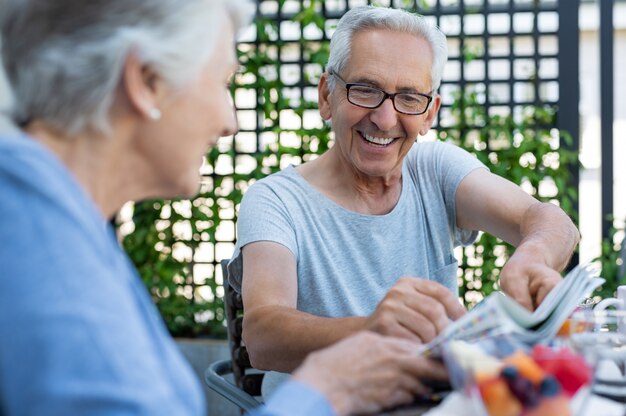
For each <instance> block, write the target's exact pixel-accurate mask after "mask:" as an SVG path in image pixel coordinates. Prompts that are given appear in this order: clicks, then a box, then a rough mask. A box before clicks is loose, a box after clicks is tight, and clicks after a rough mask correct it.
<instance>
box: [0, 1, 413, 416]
mask: <svg viewBox="0 0 626 416" xmlns="http://www.w3.org/2000/svg"><path fill="white" fill-rule="evenodd" d="M248 6H249V4H248V3H246V2H245V1H243V0H237V1H235V0H188V1H183V2H181V1H175V0H106V1H105V0H92V1H88V2H86V1H82V0H56V1H49V0H0V29H1V35H2V58H3V64H4V67H5V69H6V72H7V75H8V79H9V82H10V85H11V88H12V92H13V107H12V109H11V117H12V118H13V120H14V121H15V122H16V123H17V124H18V125H19V126H20V128H21V130H19V131H18V133H16V134H14V133H11V134H9V133H6V134H3V135H2V136H0V195H2V197H3V198H2V203H1V204H0V240H2V241H4V242H5V244H4V247H3V249H2V250H1V251H0V265H1V272H0V282H2V290H0V339H1V340H2V341H1V344H0V413H2V414H3V415H13V414H20V415H29V414H59V415H81V414H115V415H120V414H149V415H158V414H163V415H201V414H203V413H205V403H204V399H203V395H202V390H201V387H200V384H199V382H198V380H197V379H196V378H195V376H194V375H193V373H192V371H191V368H190V367H189V365H188V364H187V363H186V362H185V360H184V359H183V357H182V355H181V354H180V352H179V351H178V350H177V348H176V346H175V344H174V343H173V341H172V339H171V338H170V337H169V335H168V333H167V330H166V328H165V326H164V324H163V322H162V320H161V319H160V317H159V316H158V313H157V310H156V309H155V307H154V305H153V304H152V303H151V300H150V297H149V295H148V293H147V291H146V290H145V288H144V287H143V286H142V283H141V281H140V279H139V277H138V275H137V273H136V271H135V270H134V268H133V267H132V265H131V263H130V262H129V261H128V258H127V257H126V256H125V254H124V253H123V252H122V250H121V249H120V247H119V245H118V243H117V241H116V237H115V233H114V232H113V230H112V228H111V226H110V225H109V223H108V221H107V219H108V218H110V217H111V216H112V215H113V214H114V213H115V212H116V211H118V210H119V209H120V208H121V206H122V205H123V204H124V203H125V202H126V201H129V200H140V199H145V198H150V197H164V198H170V197H175V196H190V195H193V194H194V193H195V192H196V190H197V188H198V183H199V173H198V168H199V165H200V161H201V158H202V156H203V155H204V154H205V153H206V152H207V150H208V149H209V148H210V147H211V146H213V145H215V143H216V141H217V139H218V138H219V137H220V136H224V135H229V134H233V133H234V132H235V131H236V128H237V124H236V120H235V116H234V110H233V107H232V103H231V100H230V97H229V91H228V82H229V78H230V77H231V75H232V73H233V71H234V70H235V69H236V67H237V61H236V56H235V52H234V39H235V37H234V36H235V33H236V31H237V30H238V29H240V28H241V27H242V25H243V24H244V23H245V21H246V20H247V19H248V18H249V13H248V12H247V11H246V9H247V8H248ZM415 348H416V346H415V345H414V344H412V343H410V342H407V341H401V340H397V339H392V338H384V337H382V336H380V335H374V334H367V333H362V334H360V335H357V336H356V337H352V338H350V339H348V340H346V341H344V342H342V343H341V344H340V345H337V346H335V347H333V348H331V349H328V350H325V351H322V352H318V353H315V354H312V356H311V357H309V359H308V361H307V362H306V363H305V364H304V366H303V367H302V368H301V369H300V370H299V371H297V372H296V373H295V374H294V378H295V380H294V381H292V382H291V383H288V384H287V385H286V386H285V387H284V389H285V390H283V391H282V393H279V394H278V395H277V396H275V397H274V398H273V399H272V400H270V401H269V402H268V403H267V406H266V407H265V408H263V409H260V410H259V411H258V412H259V414H273V415H288V414H289V415H293V414H302V415H307V414H309V415H332V414H348V413H353V412H363V411H377V410H379V409H380V408H382V407H384V406H389V405H394V404H398V403H404V402H407V401H410V400H411V398H412V395H413V393H415V392H416V391H418V389H419V383H417V382H416V381H415V380H416V377H415V374H417V373H419V372H420V371H421V366H422V365H423V364H422V362H421V361H419V360H417V358H416V356H415ZM351 357H352V358H351Z"/></svg>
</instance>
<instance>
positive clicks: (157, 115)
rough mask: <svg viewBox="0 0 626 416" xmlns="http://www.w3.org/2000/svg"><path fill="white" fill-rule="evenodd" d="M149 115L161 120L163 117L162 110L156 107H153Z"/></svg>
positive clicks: (152, 118) (151, 118) (151, 117)
mask: <svg viewBox="0 0 626 416" xmlns="http://www.w3.org/2000/svg"><path fill="white" fill-rule="evenodd" d="M148 117H150V120H154V121H156V120H159V119H160V118H161V110H159V109H158V108H156V107H153V108H151V109H150V111H149V112H148Z"/></svg>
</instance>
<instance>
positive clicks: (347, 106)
mask: <svg viewBox="0 0 626 416" xmlns="http://www.w3.org/2000/svg"><path fill="white" fill-rule="evenodd" d="M432 61H433V57H432V50H431V47H430V44H429V43H428V42H427V41H426V40H424V39H422V38H420V37H416V36H414V35H410V34H406V33H399V32H393V31H389V30H378V29H377V30H367V31H362V32H358V33H356V34H355V35H354V36H353V38H352V49H351V56H350V60H349V62H348V65H347V66H346V68H345V69H344V71H343V72H342V73H341V74H338V75H339V76H341V77H342V78H343V79H344V80H345V81H346V82H348V83H361V84H368V85H371V86H374V87H377V88H380V89H382V90H384V91H386V92H388V93H395V92H419V93H423V94H430V93H431V91H432V82H431V68H432ZM335 85H336V86H335V89H334V91H332V92H330V91H328V83H327V79H322V81H321V82H320V88H319V90H320V91H319V93H320V94H319V97H320V113H321V115H322V117H323V118H324V119H326V120H329V119H330V120H332V126H333V130H334V132H335V146H338V147H339V149H338V150H339V152H340V155H341V157H342V158H343V159H344V160H345V161H346V163H348V164H350V165H351V167H352V168H353V169H355V170H356V171H357V173H358V174H360V175H366V176H371V177H389V176H390V175H397V174H399V173H400V172H401V169H402V160H403V159H404V157H405V156H406V154H407V153H408V152H409V150H410V149H411V146H412V145H413V143H414V142H415V139H416V138H417V136H418V134H421V135H423V134H426V132H427V131H428V129H430V127H431V125H432V122H433V120H434V117H435V114H436V112H437V110H438V109H439V105H440V99H439V97H435V98H434V99H433V102H432V103H431V105H430V108H429V110H428V111H427V112H426V113H424V114H421V115H406V114H401V113H398V112H397V111H396V110H395V109H394V107H393V103H392V102H391V100H390V99H386V100H385V101H383V103H382V104H381V105H380V106H379V107H378V108H375V109H366V108H361V107H358V106H355V105H353V104H351V103H349V102H348V100H347V96H346V89H345V88H344V86H343V85H342V84H341V83H339V82H337V83H336V84H335ZM381 139H393V140H391V142H389V140H381ZM387 142H389V143H387ZM381 143H386V144H381Z"/></svg>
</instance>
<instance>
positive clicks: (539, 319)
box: [419, 264, 604, 356]
mask: <svg viewBox="0 0 626 416" xmlns="http://www.w3.org/2000/svg"><path fill="white" fill-rule="evenodd" d="M597 276H598V268H597V267H594V266H593V265H589V264H586V265H579V266H577V267H576V268H574V269H573V270H572V271H571V272H569V273H568V274H567V275H566V276H565V277H564V278H563V280H562V281H561V282H560V283H559V284H558V285H557V286H556V287H555V288H554V289H552V290H551V291H550V293H548V295H546V297H545V298H544V300H543V302H541V305H539V307H538V308H537V309H536V310H535V311H534V312H531V311H529V310H528V309H526V308H524V307H523V306H521V305H520V304H519V303H517V302H516V301H515V300H513V299H512V298H510V297H508V296H506V295H505V294H504V293H502V292H496V293H492V294H491V295H489V296H488V297H486V298H485V299H484V300H483V301H482V302H480V303H479V304H478V305H476V306H475V307H474V308H473V309H472V310H471V311H469V312H468V313H467V314H465V315H464V316H462V317H461V318H459V319H458V320H456V321H454V322H451V323H450V325H448V326H447V327H446V329H445V330H444V331H443V332H442V333H441V334H439V336H437V337H436V338H435V339H434V340H432V341H431V342H430V343H428V344H425V345H424V346H423V347H422V349H421V350H420V351H419V352H420V353H421V354H424V355H433V356H441V347H442V346H443V345H444V344H445V343H446V342H448V341H450V340H453V339H454V340H476V339H479V338H484V337H492V336H498V335H503V334H507V335H510V336H511V337H513V338H514V339H516V340H518V341H520V342H523V343H525V344H529V345H532V344H535V343H537V342H539V341H541V340H548V339H552V338H553V337H554V336H555V335H556V334H557V332H558V331H559V329H560V328H561V326H562V325H563V323H564V322H565V320H566V319H567V318H568V317H569V316H570V315H571V314H572V312H573V311H574V310H575V309H576V307H577V306H578V305H579V304H580V303H581V302H582V301H583V300H584V299H585V298H586V297H587V296H588V295H589V294H590V293H591V292H592V291H593V290H594V289H596V288H597V287H598V286H600V285H602V284H603V283H604V279H602V278H599V277H597Z"/></svg>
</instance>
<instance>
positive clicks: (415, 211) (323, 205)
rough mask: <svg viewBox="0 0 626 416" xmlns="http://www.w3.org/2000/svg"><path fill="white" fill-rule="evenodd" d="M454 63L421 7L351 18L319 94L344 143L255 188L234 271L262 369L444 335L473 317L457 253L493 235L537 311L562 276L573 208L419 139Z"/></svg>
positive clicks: (515, 289) (247, 201)
mask: <svg viewBox="0 0 626 416" xmlns="http://www.w3.org/2000/svg"><path fill="white" fill-rule="evenodd" d="M446 60H447V48H446V39H445V36H444V35H443V34H442V33H441V32H440V31H439V30H438V29H437V28H436V27H434V26H433V25H431V24H429V22H428V21H427V20H426V19H425V18H423V17H421V16H416V15H413V14H410V13H408V12H405V11H402V10H394V9H386V8H373V7H360V8H355V9H353V10H351V11H349V12H348V13H347V14H346V15H345V16H344V17H343V18H342V19H341V20H340V22H339V24H338V26H337V30H336V32H335V34H334V35H333V38H332V40H331V47H330V57H329V61H328V65H327V68H326V72H325V73H324V74H323V75H322V77H321V79H320V83H319V88H318V90H319V108H320V114H321V116H322V117H323V118H324V119H325V120H327V121H330V122H331V123H332V128H333V131H334V134H335V144H334V146H333V147H332V148H331V149H330V150H328V151H327V152H326V153H324V154H323V155H322V156H320V157H319V158H317V159H315V160H313V161H310V162H308V163H305V164H303V165H301V166H298V167H288V168H286V169H285V170H283V171H282V172H279V173H277V174H275V175H272V176H270V177H268V178H266V179H264V180H261V181H259V182H258V183H256V184H255V185H253V186H252V187H251V188H250V189H249V190H248V192H247V193H246V195H245V198H244V201H243V203H242V206H241V210H240V213H239V222H238V233H239V234H238V245H237V247H236V252H235V254H234V256H233V259H232V260H231V263H230V265H229V270H230V278H231V282H232V283H233V285H234V286H235V287H237V288H239V289H240V290H242V293H243V299H244V304H245V308H246V314H245V318H244V340H245V342H246V344H247V346H248V351H249V352H250V357H251V360H252V363H253V365H254V366H256V367H259V368H262V369H272V370H278V371H284V372H289V371H291V370H292V369H294V368H295V367H296V366H297V365H298V364H299V363H300V362H301V361H302V360H303V358H304V357H305V356H306V355H307V354H308V353H310V352H311V351H315V350H317V349H319V348H323V347H325V346H327V345H330V344H332V343H333V342H335V341H337V340H339V339H342V338H344V337H346V336H348V335H350V334H352V333H354V332H356V331H358V330H362V329H369V330H372V331H375V332H378V333H381V334H388V335H395V336H399V337H404V338H407V339H410V340H414V341H418V342H423V343H426V342H428V341H430V340H432V339H433V338H434V337H435V336H437V334H439V333H440V332H441V331H442V330H443V329H444V327H445V326H446V325H447V323H448V322H449V320H450V319H452V320H454V319H456V318H458V317H459V316H461V315H462V314H463V313H464V312H465V311H464V308H463V307H462V305H461V304H460V303H459V301H458V298H457V294H458V288H457V279H456V273H457V263H456V261H455V258H454V255H453V249H454V247H455V246H457V245H459V244H470V243H472V242H473V241H474V239H475V237H476V234H477V231H478V230H482V231H485V232H488V233H490V234H493V235H495V236H497V237H499V238H501V239H503V240H505V241H507V242H509V243H511V244H512V245H514V246H515V247H516V251H515V254H514V255H513V256H512V257H511V258H510V260H509V262H508V263H507V264H506V266H505V267H504V269H503V270H502V274H501V277H500V283H501V286H502V288H503V289H504V291H505V292H507V293H508V294H509V295H510V296H512V297H513V298H515V299H516V300H517V301H519V302H520V303H521V304H522V305H524V306H525V307H527V308H529V309H532V308H534V307H536V306H537V305H538V304H539V303H540V302H541V301H542V299H543V298H544V297H545V295H546V294H547V293H548V292H549V291H550V290H551V289H552V288H553V287H554V286H555V285H556V284H557V283H558V282H559V280H560V278H561V277H560V274H559V271H560V270H562V269H563V268H564V267H565V265H566V264H567V262H568V260H569V258H570V256H571V254H572V252H573V250H574V247H575V245H576V244H577V242H578V231H577V230H576V228H575V226H574V225H573V224H572V222H571V220H570V219H569V218H568V217H567V215H566V214H565V213H564V212H563V211H562V210H561V209H559V208H558V207H556V206H553V205H550V204H542V203H540V202H538V201H537V200H535V199H533V198H532V197H530V196H529V195H528V194H526V193H525V192H524V191H522V190H521V189H520V188H519V187H518V186H516V185H514V184H512V183H511V182H509V181H507V180H505V179H503V178H500V177H498V176H496V175H494V174H492V173H490V172H489V171H488V170H487V169H486V168H485V167H484V166H483V165H482V164H481V163H480V162H479V161H477V160H476V159H475V158H474V157H473V156H471V155H470V154H468V153H467V152H465V151H463V150H461V149H459V148H457V147H455V146H452V145H450V144H446V143H441V142H436V143H416V138H417V137H418V136H420V135H424V134H426V133H427V132H428V130H429V129H430V128H431V126H432V124H433V121H434V119H435V115H436V114H437V111H438V110H439V107H440V105H441V98H440V97H439V96H438V95H437V94H436V91H437V88H438V87H439V84H440V81H441V75H442V72H443V67H444V65H445V62H446ZM364 359H366V357H364Z"/></svg>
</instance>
